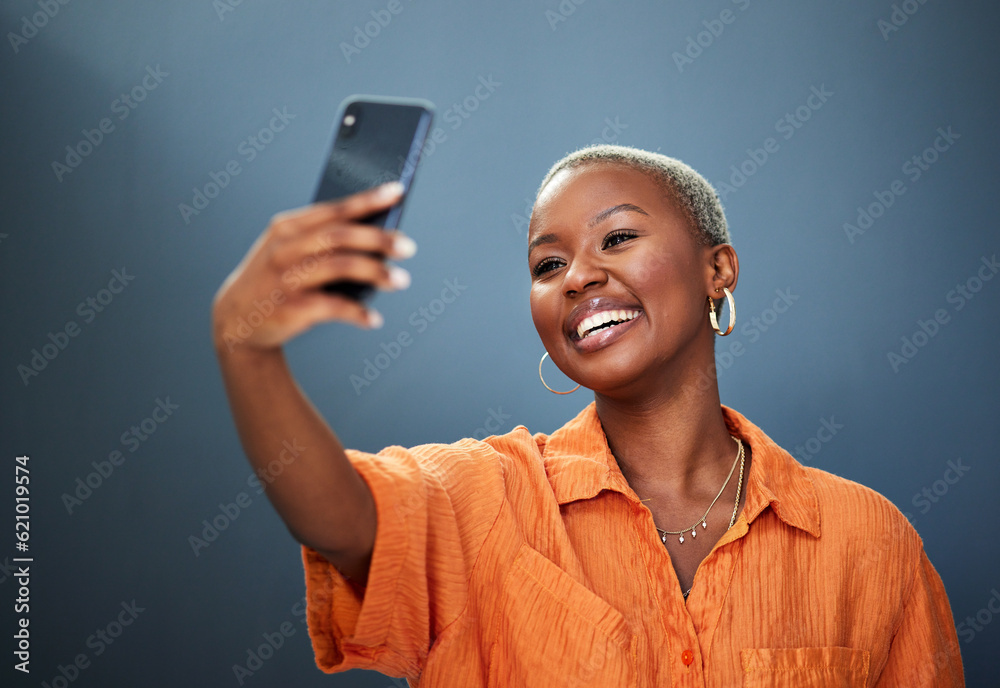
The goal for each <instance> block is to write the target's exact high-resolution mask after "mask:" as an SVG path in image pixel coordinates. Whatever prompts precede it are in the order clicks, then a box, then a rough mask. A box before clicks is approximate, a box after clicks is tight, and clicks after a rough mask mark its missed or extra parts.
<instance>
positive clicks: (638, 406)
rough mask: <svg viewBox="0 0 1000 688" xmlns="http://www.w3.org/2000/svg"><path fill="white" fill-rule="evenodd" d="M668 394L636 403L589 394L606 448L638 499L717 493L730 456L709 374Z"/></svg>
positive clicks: (733, 450) (732, 452) (731, 447)
mask: <svg viewBox="0 0 1000 688" xmlns="http://www.w3.org/2000/svg"><path fill="white" fill-rule="evenodd" d="M712 372H713V373H714V368H713V370H712ZM709 381H710V384H708V383H709ZM702 387H707V389H702ZM674 390H676V391H672V392H667V393H663V392H657V393H655V394H652V395H646V396H644V397H642V398H641V399H639V400H635V399H630V400H623V399H622V398H621V397H617V398H610V397H607V396H602V395H600V394H597V395H595V401H596V406H597V415H598V417H599V418H600V420H601V425H602V426H603V428H604V434H605V435H606V437H607V440H608V447H609V448H610V449H611V453H612V454H613V455H614V457H615V459H616V460H617V462H618V466H619V467H620V468H621V471H622V474H623V475H624V476H625V479H626V480H627V481H628V483H629V485H631V486H632V489H633V490H635V491H636V493H637V494H639V495H640V496H641V497H646V496H649V495H652V494H656V495H661V496H664V497H678V498H684V497H687V498H692V497H698V496H699V495H701V494H702V493H706V492H717V491H718V489H719V488H718V486H719V484H720V483H721V480H724V479H725V476H726V474H727V473H728V472H729V470H730V468H731V467H732V464H733V457H734V456H736V445H735V443H734V442H733V441H732V439H731V438H730V434H729V430H728V428H727V427H726V423H725V419H724V418H723V415H722V408H721V406H720V401H719V390H718V387H717V385H716V383H715V378H714V375H713V377H712V378H710V380H705V384H687V385H681V386H679V387H675V388H674ZM713 486H714V487H713Z"/></svg>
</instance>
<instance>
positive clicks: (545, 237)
mask: <svg viewBox="0 0 1000 688" xmlns="http://www.w3.org/2000/svg"><path fill="white" fill-rule="evenodd" d="M626 212H628V213H642V214H643V215H645V216H646V217H649V213H647V212H646V211H645V210H643V209H642V208H640V207H639V206H637V205H635V204H633V203H619V204H618V205H615V206H611V207H610V208H605V209H604V210H602V211H601V212H599V213H597V215H595V216H594V217H592V218H591V219H590V221H589V222H587V227H594V226H595V225H597V224H600V223H601V222H604V220H607V219H608V218H609V217H611V216H612V215H615V214H617V213H626ZM558 240H559V237H557V236H556V235H555V234H551V233H549V234H542V235H541V236H539V237H536V238H535V239H534V240H533V241H532V242H531V243H530V244H528V253H531V252H532V251H533V250H534V249H535V247H536V246H540V245H541V244H551V243H555V242H556V241H558Z"/></svg>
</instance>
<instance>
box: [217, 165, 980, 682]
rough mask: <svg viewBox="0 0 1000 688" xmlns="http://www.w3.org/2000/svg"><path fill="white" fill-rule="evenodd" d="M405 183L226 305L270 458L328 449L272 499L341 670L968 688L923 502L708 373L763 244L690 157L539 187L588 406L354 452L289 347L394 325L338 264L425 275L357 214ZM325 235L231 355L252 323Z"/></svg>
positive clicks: (545, 339)
mask: <svg viewBox="0 0 1000 688" xmlns="http://www.w3.org/2000/svg"><path fill="white" fill-rule="evenodd" d="M396 200H398V190H395V191H394V190H392V189H382V190H379V191H372V192H365V193H362V194H358V195H357V196H353V197H350V198H348V199H346V200H345V201H342V202H340V203H333V204H320V205H317V206H311V207H308V208H305V209H302V210H298V211H294V212H291V213H286V214H283V215H279V216H277V217H276V218H275V219H274V220H273V221H272V225H271V227H269V229H268V231H267V232H265V235H264V236H263V237H262V238H261V239H260V240H259V241H258V242H257V243H256V244H255V245H254V248H253V249H251V252H250V254H249V255H248V256H247V258H246V259H245V260H244V261H243V263H241V265H240V266H239V267H238V268H237V270H236V271H235V272H234V273H233V275H231V276H230V278H229V279H228V280H227V281H226V283H225V284H224V285H223V287H222V289H220V291H219V294H218V295H217V297H216V304H215V310H214V334H215V341H216V349H217V352H218V355H219V359H220V363H221V366H222V371H223V375H224V378H225V381H226V386H227V392H228V393H229V397H230V403H231V405H232V407H233V412H234V415H235V417H236V421H237V427H238V429H239V431H240V435H241V438H242V440H243V443H244V447H245V448H246V450H247V454H248V456H249V457H250V459H251V462H252V463H254V465H255V466H258V467H259V466H263V465H266V463H267V461H268V460H269V458H270V457H271V456H273V453H274V451H276V448H277V447H278V446H279V443H280V441H281V439H282V438H285V437H296V438H298V439H299V441H301V442H302V444H303V445H304V446H307V447H310V448H313V447H315V448H317V449H310V451H306V452H303V454H302V456H301V457H298V458H297V459H296V461H295V462H294V463H293V464H291V465H290V466H288V467H287V469H286V471H285V472H284V474H283V475H282V476H281V477H280V478H279V479H278V480H276V481H275V482H274V484H272V485H270V486H269V487H268V495H269V497H270V499H271V500H272V502H273V503H274V505H275V507H276V508H277V509H278V511H279V513H280V514H281V516H282V518H283V519H284V520H285V522H286V524H287V525H288V527H289V529H290V530H291V532H292V533H293V535H294V536H295V537H296V538H297V539H298V540H299V541H300V542H301V543H302V544H303V561H304V565H305V573H306V586H307V600H308V620H309V632H310V635H311V638H312V642H313V648H314V650H315V654H316V660H317V663H318V664H319V666H320V667H321V668H322V669H323V670H325V671H327V672H338V671H344V670H347V669H353V668H363V669H374V670H377V671H381V672H383V673H386V674H389V675H392V676H405V677H407V678H408V679H410V681H411V684H412V685H417V684H418V683H419V685H420V686H423V687H425V688H429V687H431V686H456V685H461V686H505V687H506V686H546V687H550V686H560V685H573V686H578V685H586V686H591V685H593V686H649V687H652V686H674V685H698V686H709V685H711V686H738V685H743V686H796V687H798V686H897V685H899V686H903V685H905V686H961V685H963V673H962V664H961V657H960V653H959V647H958V640H957V636H956V632H955V627H954V623H953V620H952V616H951V610H950V607H949V603H948V599H947V596H946V594H945V591H944V588H943V586H942V583H941V579H940V578H939V576H938V574H937V572H936V571H935V569H934V567H933V566H932V565H931V563H930V561H929V560H928V558H927V555H926V554H925V553H924V550H923V545H922V542H921V540H920V537H919V536H918V535H917V533H916V531H914V529H913V528H912V527H911V526H910V524H909V522H908V521H907V520H906V518H905V517H904V516H903V515H902V514H901V513H900V512H899V510H898V509H896V507H894V506H893V505H892V504H891V503H890V502H889V501H888V500H887V499H885V498H884V497H882V496H881V495H879V494H878V493H876V492H874V491H873V490H870V489H868V488H866V487H863V486H861V485H858V484H857V483H853V482H851V481H848V480H845V479H842V478H839V477H837V476H834V475H832V474H829V473H826V472H824V471H821V470H818V469H816V468H809V467H805V466H802V465H801V464H800V463H799V462H797V461H796V460H795V459H794V458H793V457H792V456H791V455H790V454H789V453H788V452H786V451H785V450H784V449H782V448H781V447H779V446H778V445H777V444H775V442H774V441H773V440H771V439H770V438H769V437H768V436H767V435H766V434H765V433H764V432H763V431H762V430H761V429H760V428H758V427H757V426H756V425H754V424H753V423H751V422H750V421H749V420H747V419H746V418H745V417H743V416H742V415H741V414H740V413H738V412H737V411H735V410H733V409H730V408H728V407H726V406H723V405H722V404H721V402H720V398H719V390H718V387H717V385H715V384H714V382H713V384H711V385H706V384H704V380H705V379H706V374H707V379H711V380H714V379H715V375H714V373H715V357H714V341H715V338H716V336H725V334H728V332H729V331H731V330H732V324H733V319H734V317H735V311H734V305H735V304H734V297H733V292H734V291H735V290H736V285H737V280H738V277H739V261H738V258H737V255H736V251H735V250H734V249H733V247H732V246H731V245H730V243H729V234H728V229H727V227H726V220H725V215H724V213H723V211H722V207H721V205H720V203H719V201H718V197H717V195H716V193H715V191H714V190H713V189H712V187H711V186H710V185H709V184H708V183H707V182H706V181H705V180H704V179H703V178H702V177H701V176H700V175H698V174H697V173H696V172H695V171H694V170H692V169H691V168H690V167H688V166H687V165H684V164H683V163H681V162H679V161H677V160H674V159H671V158H667V157H665V156H662V155H658V154H655V153H649V152H645V151H640V150H636V149H631V148H624V147H620V146H596V147H591V148H587V149H583V150H581V151H578V152H576V153H574V154H571V155H569V156H567V157H566V158H564V159H563V160H561V161H559V162H558V163H557V164H556V165H555V166H554V167H553V168H552V169H551V171H550V172H549V173H548V175H546V177H545V179H544V180H543V182H542V185H541V187H540V189H539V192H538V195H537V199H536V202H535V207H534V210H533V213H532V217H531V221H530V225H529V233H528V266H529V272H530V277H531V294H530V306H531V314H532V319H533V321H534V324H535V327H536V329H537V330H538V334H539V336H540V337H541V340H542V343H543V344H544V345H545V350H546V353H547V355H548V356H550V357H551V358H552V360H553V362H554V363H555V364H556V365H557V366H558V367H559V368H560V369H561V370H562V371H563V372H564V373H565V374H566V375H568V376H569V377H570V378H571V379H573V380H574V381H575V382H577V383H579V385H580V386H583V387H586V388H587V389H590V390H592V391H593V393H594V400H593V401H592V402H590V403H589V404H587V405H586V406H585V407H584V408H583V409H582V410H581V411H580V413H579V414H578V415H577V416H576V417H575V418H574V419H573V420H571V421H570V422H568V423H567V424H566V425H564V426H563V427H562V428H560V429H558V430H557V431H555V432H554V433H552V434H551V435H548V434H544V433H540V432H536V433H534V434H532V433H531V432H529V431H528V429H527V428H526V427H525V426H523V425H520V426H518V427H516V428H515V429H514V430H512V431H511V432H509V433H507V434H505V435H492V436H489V437H486V438H484V439H481V440H478V439H465V440H461V441H459V442H455V443H453V444H449V445H443V444H430V445H422V446H418V447H413V448H410V449H404V448H402V447H398V446H393V447H388V448H386V449H384V450H382V451H381V452H379V453H378V454H369V453H365V452H360V451H355V450H344V449H343V448H342V447H341V446H340V443H339V441H338V440H337V438H336V435H334V434H333V432H332V431H331V430H330V428H329V427H328V426H327V425H326V423H325V422H324V421H323V420H322V418H321V417H320V416H319V414H318V413H317V412H316V411H315V409H314V408H313V407H312V406H311V405H310V404H309V402H308V400H307V399H306V398H305V396H304V395H303V394H302V392H301V390H300V389H299V388H298V386H297V385H296V384H295V382H294V380H293V379H292V377H291V374H290V373H289V371H288V368H287V366H286V365H285V363H284V359H283V358H282V353H281V345H282V344H283V343H284V342H285V341H287V340H288V339H290V338H291V337H293V336H295V335H296V334H298V333H299V332H301V331H303V330H305V329H307V328H308V327H310V326H312V325H313V324H315V323H317V322H322V321H329V320H343V321H351V322H354V323H356V324H358V325H361V326H365V325H370V324H371V322H372V315H371V313H370V312H369V311H367V310H366V309H365V307H364V306H363V305H361V304H359V303H356V302H349V301H347V300H344V299H342V298H341V297H337V296H331V295H329V294H327V293H322V290H321V287H322V284H323V283H324V282H327V281H331V280H333V279H340V278H344V277H349V278H351V279H355V280H360V281H368V282H370V283H372V284H374V285H376V286H379V287H381V288H385V289H391V288H398V287H399V286H402V285H404V284H405V283H406V280H399V279H396V280H395V281H394V280H393V277H392V275H393V270H398V268H390V267H388V266H387V265H386V264H385V258H386V257H395V258H405V257H409V255H412V253H413V246H412V242H409V240H408V239H404V238H402V237H401V235H399V234H398V233H396V234H387V233H383V232H381V231H380V230H378V229H376V228H374V227H368V226H365V225H362V224H359V221H358V218H363V217H365V216H366V215H369V214H371V213H372V212H374V211H377V210H380V209H382V208H384V207H387V206H389V205H391V204H392V203H393V202H395V201H396ZM331 238H332V239H334V241H333V243H334V244H336V245H337V246H338V247H339V248H338V250H336V251H330V250H329V249H328V247H329V246H330V240H331ZM321 247H322V249H321ZM321 250H323V251H325V252H326V253H324V254H323V257H322V259H321V260H320V263H321V267H320V268H319V269H317V270H316V271H314V273H312V274H311V275H310V277H309V279H308V280H306V281H305V282H304V283H303V284H302V285H301V286H299V287H298V288H297V289H296V290H294V291H293V292H292V293H290V294H289V295H288V298H287V300H285V301H284V302H283V303H282V304H281V307H280V308H276V309H275V311H274V313H273V314H272V315H271V316H270V318H269V319H268V321H267V322H265V323H263V324H262V325H261V326H259V327H257V328H256V329H255V330H254V332H253V333H252V334H251V335H250V336H249V337H247V338H245V339H243V340H241V343H242V345H241V346H240V347H237V348H236V349H235V350H234V349H232V348H231V347H227V346H226V345H225V344H224V343H225V342H226V341H227V335H228V334H229V333H230V330H232V329H233V328H234V327H236V324H235V323H237V322H238V319H239V317H240V314H241V313H243V312H246V311H247V310H248V309H250V308H251V307H252V306H251V304H252V303H253V302H254V300H255V299H259V298H262V297H263V295H266V294H267V293H268V292H269V290H271V289H272V288H274V286H275V284H278V283H279V282H278V281H277V280H279V278H280V275H281V274H282V271H283V270H287V269H289V268H290V267H291V266H294V265H295V264H297V263H298V262H301V261H302V260H304V259H305V258H306V257H310V256H315V255H319V253H320V251H321ZM724 301H728V302H729V313H728V317H729V320H728V322H724V323H721V324H720V323H719V322H718V320H719V317H718V315H717V313H718V312H719V311H720V309H721V308H722V305H723V302H724ZM723 320H725V319H723ZM543 383H544V380H543ZM546 386H547V385H546Z"/></svg>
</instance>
